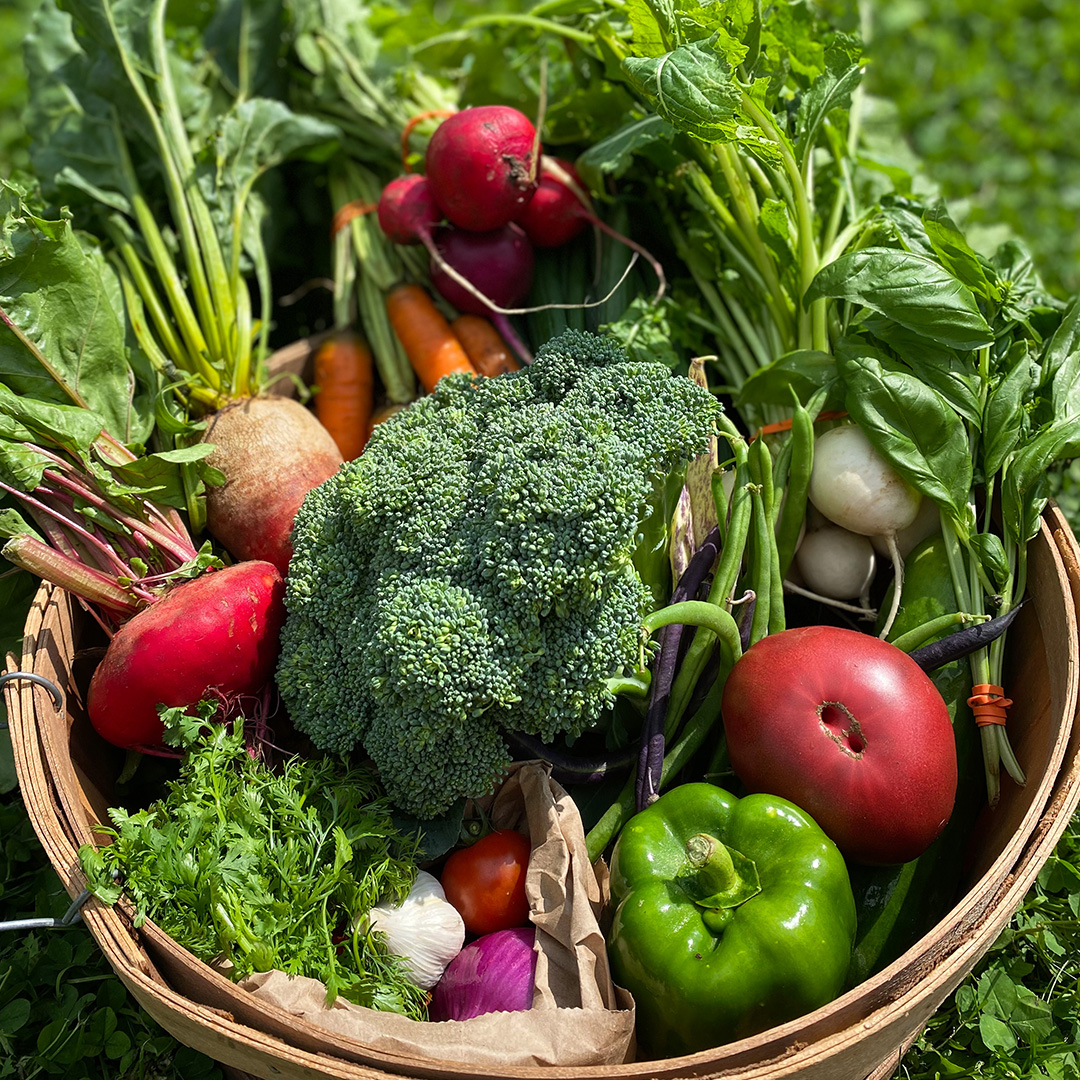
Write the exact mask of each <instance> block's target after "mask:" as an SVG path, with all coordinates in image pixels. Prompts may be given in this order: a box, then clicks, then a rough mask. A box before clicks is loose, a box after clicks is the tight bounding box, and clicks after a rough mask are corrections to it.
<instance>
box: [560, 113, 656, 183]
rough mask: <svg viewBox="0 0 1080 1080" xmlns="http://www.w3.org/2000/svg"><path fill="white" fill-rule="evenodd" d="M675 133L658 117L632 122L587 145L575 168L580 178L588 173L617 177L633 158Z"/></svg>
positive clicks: (630, 163) (629, 164)
mask: <svg viewBox="0 0 1080 1080" xmlns="http://www.w3.org/2000/svg"><path fill="white" fill-rule="evenodd" d="M674 137H675V130H674V128H673V127H672V126H671V124H669V123H668V122H667V121H666V120H664V119H663V118H662V117H659V116H655V115H653V116H646V117H643V118H642V119H640V120H634V121H631V122H630V123H629V124H626V125H625V126H624V127H621V128H620V129H619V130H618V131H616V132H615V133H614V134H612V135H609V136H608V137H607V138H606V139H601V140H600V141H599V142H597V143H594V144H593V145H592V146H590V147H589V148H588V149H587V150H586V151H585V152H584V153H583V154H582V155H581V156H580V157H579V158H578V159H577V162H576V165H577V167H578V169H579V171H580V172H581V175H582V177H583V178H584V177H587V176H588V175H589V173H596V174H605V175H609V176H615V177H619V176H622V175H623V173H625V172H626V171H627V169H629V168H630V166H631V165H632V164H633V160H634V155H635V154H636V153H638V152H639V151H640V150H643V149H645V148H646V147H649V146H651V145H653V144H654V143H657V142H664V143H670V142H671V140H672V139H673V138H674Z"/></svg>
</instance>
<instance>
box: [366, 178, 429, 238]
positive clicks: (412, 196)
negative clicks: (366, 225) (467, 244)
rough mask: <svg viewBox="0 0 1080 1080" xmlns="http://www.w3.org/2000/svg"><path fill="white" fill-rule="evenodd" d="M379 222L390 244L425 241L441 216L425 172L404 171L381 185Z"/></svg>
mask: <svg viewBox="0 0 1080 1080" xmlns="http://www.w3.org/2000/svg"><path fill="white" fill-rule="evenodd" d="M378 216H379V226H380V228H381V229H382V231H383V232H384V233H385V234H386V237H387V239H388V240H390V242H391V243H394V244H421V243H426V242H427V238H428V237H429V236H430V234H431V230H432V228H434V227H435V226H436V225H438V224H439V222H440V221H442V219H443V215H442V211H441V210H440V209H439V207H438V206H437V205H436V203H435V196H434V195H433V194H432V192H431V184H430V183H429V182H428V179H427V177H426V176H421V175H419V173H407V174H406V175H405V176H399V177H397V179H395V180H391V181H390V183H388V184H387V185H386V187H384V188H383V190H382V194H381V195H380V196H379V208H378Z"/></svg>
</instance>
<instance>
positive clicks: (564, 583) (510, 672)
mask: <svg viewBox="0 0 1080 1080" xmlns="http://www.w3.org/2000/svg"><path fill="white" fill-rule="evenodd" d="M718 411H719V404H718V403H717V402H716V401H715V399H714V398H713V397H712V395H710V394H709V393H708V392H707V391H706V390H704V389H702V388H701V387H699V386H697V385H695V384H694V383H693V382H692V381H691V380H690V379H688V378H684V377H681V376H676V375H673V374H672V373H671V371H670V370H669V369H668V368H667V367H666V366H664V365H663V364H660V363H655V362H648V361H631V360H629V359H628V358H627V356H626V354H625V353H624V352H623V350H622V349H621V347H620V346H619V345H617V344H616V343H615V342H614V341H613V340H610V339H606V338H603V337H600V336H597V335H593V334H585V333H580V332H576V331H568V332H567V333H565V334H563V335H562V336H560V337H558V338H556V339H554V340H552V341H551V342H549V343H548V344H547V345H545V346H544V347H543V348H541V349H540V350H539V352H538V354H537V356H536V359H535V361H534V362H533V363H532V364H531V365H529V366H527V367H525V368H523V369H522V370H520V371H517V372H513V373H511V374H507V375H501V376H499V377H498V378H495V379H480V378H473V377H471V376H468V375H454V376H448V377H447V378H444V379H443V380H442V381H441V382H440V383H439V385H438V386H437V387H436V389H435V391H434V393H432V394H429V395H427V396H426V397H424V398H422V399H420V400H419V401H417V402H414V403H413V404H412V405H410V406H409V408H408V409H405V410H403V411H402V412H400V413H398V414H397V415H396V416H395V417H393V418H392V419H391V420H389V421H387V422H386V423H383V424H380V425H379V426H378V427H377V428H376V430H375V431H374V433H373V434H372V436H371V439H370V441H369V442H368V444H367V447H366V448H365V450H364V453H363V454H362V455H361V456H360V457H359V458H358V459H356V460H355V461H353V462H351V463H349V464H348V465H346V466H344V467H343V468H342V469H341V471H340V472H339V473H338V474H337V475H336V476H335V477H333V478H332V479H330V480H328V481H326V482H325V483H324V484H322V485H321V486H320V487H318V488H316V489H315V490H314V491H313V492H311V494H310V495H309V496H308V497H307V499H306V500H305V502H304V504H303V506H302V507H301V509H300V511H299V513H298V514H297V516H296V522H295V526H294V531H293V551H294V554H293V558H292V562H291V563H290V565H289V573H288V577H287V593H286V605H287V608H288V619H287V621H286V625H285V629H284V632H283V637H282V653H281V660H280V664H279V668H278V676H277V678H278V685H279V688H280V690H281V694H282V697H283V699H284V701H285V704H286V706H287V708H288V710H289V714H290V716H291V718H292V720H293V722H294V724H295V725H296V727H297V728H298V729H299V730H301V731H303V732H304V733H306V734H307V735H308V736H309V737H310V738H311V739H312V741H313V742H314V743H315V744H316V746H318V747H320V748H322V749H324V750H329V751H334V752H343V753H344V752H348V751H350V750H352V749H353V748H354V747H357V746H360V747H362V748H363V750H364V752H366V753H367V754H368V755H369V756H370V757H371V758H372V760H373V761H374V762H375V764H376V765H377V766H378V768H379V771H380V774H381V775H382V778H383V782H384V784H385V786H386V789H387V792H388V794H389V795H390V797H391V798H392V799H393V800H394V801H395V802H396V803H397V805H398V806H399V807H400V808H401V809H403V810H405V811H407V812H409V813H412V814H415V815H416V816H417V817H420V818H421V819H427V818H431V817H435V816H437V815H438V814H440V813H442V812H443V811H445V810H447V809H448V808H449V807H450V806H451V805H452V804H453V803H454V802H455V801H456V800H457V799H458V798H460V797H462V796H480V795H483V794H486V793H487V792H489V791H490V790H491V788H492V786H493V784H494V783H495V781H496V780H497V778H498V776H499V774H500V772H501V771H502V770H503V769H504V768H505V766H506V765H507V764H508V763H509V761H510V754H509V752H508V750H507V747H506V745H505V743H504V740H503V732H504V731H524V732H527V733H529V734H532V735H536V736H538V737H540V738H542V739H544V740H548V741H550V740H552V739H554V738H555V737H556V736H558V735H565V736H569V737H574V736H577V735H580V734H581V733H582V732H583V731H585V730H586V729H588V728H590V727H592V726H594V725H595V724H596V723H597V721H598V720H599V719H600V718H601V714H602V712H603V710H604V709H605V708H607V707H610V706H611V705H612V704H613V702H614V695H613V693H612V691H611V689H610V688H609V685H608V682H609V680H610V679H611V678H612V677H614V676H616V675H618V674H621V673H625V672H629V671H632V670H634V669H635V668H636V667H637V663H638V659H639V655H640V642H641V621H642V619H643V618H644V617H645V616H646V615H647V614H648V613H649V611H651V610H652V608H653V607H654V606H655V605H654V601H653V596H652V593H651V592H650V589H649V588H648V587H647V586H646V584H645V583H644V582H643V581H642V580H641V577H640V576H639V574H638V573H637V571H636V570H635V567H634V562H633V557H634V552H635V548H636V546H637V544H638V542H639V540H640V532H641V526H642V523H643V521H644V520H645V519H646V518H647V516H648V515H649V513H650V512H651V506H652V500H653V496H654V492H655V491H656V488H657V485H658V484H661V483H662V482H663V480H664V479H665V478H666V477H667V476H669V475H671V474H672V473H673V472H675V471H676V470H681V469H682V468H683V467H684V466H685V464H686V462H687V461H689V460H690V459H691V458H692V457H694V456H695V455H697V454H699V453H701V452H702V451H703V450H704V449H705V448H706V446H707V444H708V439H709V436H710V435H712V434H713V433H714V432H715V428H716V418H717V413H718Z"/></svg>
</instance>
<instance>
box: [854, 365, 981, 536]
mask: <svg viewBox="0 0 1080 1080" xmlns="http://www.w3.org/2000/svg"><path fill="white" fill-rule="evenodd" d="M839 366H840V373H841V375H842V376H843V379H844V383H845V385H846V386H847V395H846V397H845V402H846V405H847V410H848V412H849V413H850V414H851V416H852V419H854V420H855V421H856V422H857V423H858V425H859V426H860V427H861V428H862V429H863V431H864V432H865V433H866V436H867V438H868V439H869V440H870V442H871V443H872V444H873V445H874V447H875V448H876V449H877V451H878V453H880V454H881V455H882V456H883V457H884V458H885V459H886V460H887V461H888V462H889V463H890V464H891V465H892V466H893V468H894V469H896V471H897V472H898V473H900V475H901V476H903V477H904V479H905V480H906V481H907V482H908V483H909V484H910V485H911V486H912V487H913V488H915V490H916V491H920V492H922V494H923V495H926V496H928V497H929V498H931V499H933V500H934V502H936V503H937V504H938V505H939V506H942V507H945V508H946V509H948V510H949V511H951V512H952V514H953V515H954V517H956V518H957V519H963V517H964V516H965V511H966V506H967V501H968V498H969V496H970V493H971V484H972V472H973V470H972V462H971V456H970V454H969V452H968V440H967V433H966V431H965V429H964V423H963V421H962V420H961V419H960V417H959V416H957V414H956V413H955V412H954V411H953V410H952V409H951V408H950V407H949V405H948V403H947V402H946V401H945V399H944V398H942V396H941V395H940V394H939V393H937V391H935V390H933V389H931V388H930V387H929V386H927V385H926V384H925V383H923V382H922V381H921V380H920V379H917V378H915V376H913V375H909V374H907V373H905V372H900V371H888V370H886V369H885V368H883V366H882V365H881V363H880V362H879V361H878V360H877V359H875V358H874V357H871V356H862V357H859V356H849V357H845V358H843V359H841V360H840V361H839Z"/></svg>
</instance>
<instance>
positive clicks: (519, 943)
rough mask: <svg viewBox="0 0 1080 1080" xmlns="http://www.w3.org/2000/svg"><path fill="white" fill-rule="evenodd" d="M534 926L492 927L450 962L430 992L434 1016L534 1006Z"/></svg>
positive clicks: (466, 1017)
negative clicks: (515, 927)
mask: <svg viewBox="0 0 1080 1080" xmlns="http://www.w3.org/2000/svg"><path fill="white" fill-rule="evenodd" d="M535 940H536V928H535V927H532V926H528V927H524V928H519V929H514V930H496V931H495V933H493V934H484V936H483V937H478V938H477V939H476V940H475V941H473V942H470V944H468V945H466V946H465V948H463V949H462V950H461V952H459V953H458V954H457V956H455V957H454V959H453V960H451V961H450V963H449V965H448V966H447V968H446V971H444V972H443V977H442V978H441V979H440V980H439V982H438V983H437V984H436V986H435V990H434V992H433V993H432V995H431V1005H430V1006H429V1008H428V1016H429V1017H430V1018H431V1019H432V1020H469V1019H471V1018H472V1017H474V1016H481V1015H483V1014H484V1013H489V1012H523V1011H524V1010H526V1009H531V1008H532V1000H533V984H534V981H535V978H536V953H535V952H534V951H533V943H534V941H535Z"/></svg>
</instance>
